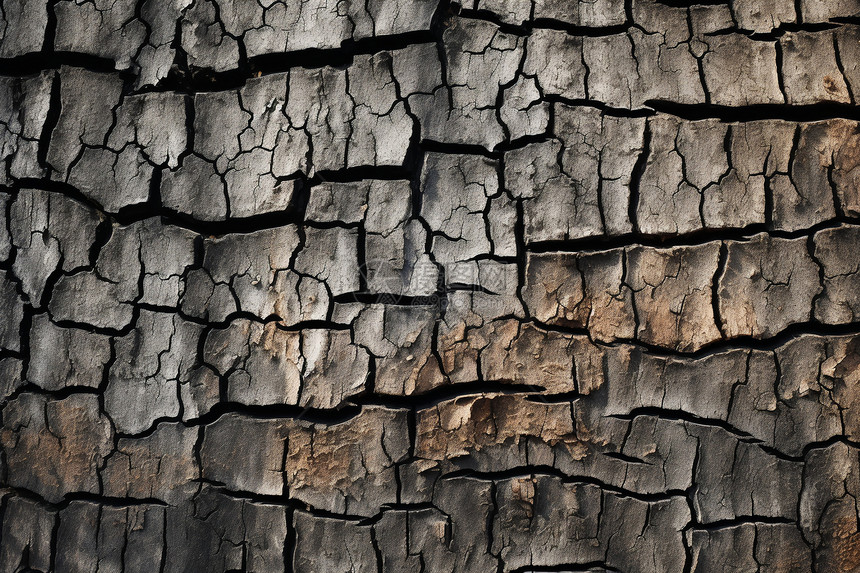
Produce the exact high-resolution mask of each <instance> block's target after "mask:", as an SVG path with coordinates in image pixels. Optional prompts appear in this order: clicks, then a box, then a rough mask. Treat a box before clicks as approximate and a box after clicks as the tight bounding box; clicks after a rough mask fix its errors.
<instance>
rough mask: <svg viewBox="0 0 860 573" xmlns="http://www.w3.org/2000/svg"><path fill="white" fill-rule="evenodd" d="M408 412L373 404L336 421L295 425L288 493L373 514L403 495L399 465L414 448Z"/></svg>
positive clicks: (329, 507)
mask: <svg viewBox="0 0 860 573" xmlns="http://www.w3.org/2000/svg"><path fill="white" fill-rule="evenodd" d="M406 423H407V420H406V412H405V411H403V410H393V409H389V408H381V407H372V406H368V407H366V408H364V409H363V410H362V412H361V413H360V414H359V415H358V416H356V417H355V418H352V419H350V420H349V421H347V422H344V423H342V424H336V425H331V426H323V425H310V424H300V425H295V426H293V427H291V428H290V430H289V432H288V435H287V452H286V457H285V458H284V459H285V462H284V464H285V465H284V472H285V478H284V479H285V484H286V488H287V491H288V492H289V496H290V497H291V498H293V499H298V500H300V501H303V502H305V503H307V504H309V505H310V506H311V507H315V508H318V509H322V510H325V511H328V512H332V513H343V514H351V515H364V516H368V517H369V516H372V515H374V514H375V513H376V512H377V510H378V508H380V507H382V506H384V505H386V504H392V503H396V502H397V501H398V495H399V492H398V487H397V483H396V478H395V465H396V464H397V463H400V462H402V461H404V460H405V459H406V457H407V455H408V452H409V431H408V429H407V427H406Z"/></svg>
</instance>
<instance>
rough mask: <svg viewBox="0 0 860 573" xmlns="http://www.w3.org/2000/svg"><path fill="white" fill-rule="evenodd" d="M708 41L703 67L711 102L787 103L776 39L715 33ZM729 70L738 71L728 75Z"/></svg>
mask: <svg viewBox="0 0 860 573" xmlns="http://www.w3.org/2000/svg"><path fill="white" fill-rule="evenodd" d="M706 43H707V46H708V51H707V52H706V53H705V55H704V56H703V57H702V68H703V70H704V74H705V87H706V89H707V92H708V94H709V95H710V100H711V103H714V104H717V105H727V106H743V105H755V104H779V103H784V102H785V96H784V95H783V93H782V91H781V90H780V83H779V70H778V69H777V67H776V47H775V46H774V44H773V42H766V41H759V40H753V39H750V38H747V37H745V36H738V35H730V36H714V37H711V38H708V39H707V41H706ZM728 69H731V70H733V71H734V73H732V74H726V73H725V71H726V70H728Z"/></svg>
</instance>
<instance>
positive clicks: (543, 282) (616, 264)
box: [523, 250, 636, 341]
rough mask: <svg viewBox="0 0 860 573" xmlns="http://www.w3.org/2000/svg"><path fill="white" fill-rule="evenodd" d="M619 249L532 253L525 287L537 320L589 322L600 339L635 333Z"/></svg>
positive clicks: (576, 325) (560, 323)
mask: <svg viewBox="0 0 860 573" xmlns="http://www.w3.org/2000/svg"><path fill="white" fill-rule="evenodd" d="M624 256H625V255H624V253H623V252H622V251H620V250H614V251H608V252H606V253H595V254H591V255H581V256H579V257H573V256H570V255H568V254H555V253H547V254H540V255H530V256H529V258H528V259H527V262H526V284H525V288H524V292H523V298H524V299H525V302H526V306H527V307H528V308H529V311H530V312H531V314H532V316H534V317H535V318H536V319H537V320H539V321H541V322H544V323H547V324H550V325H558V326H567V327H573V328H585V329H588V331H589V333H590V334H591V335H592V336H594V337H596V338H597V339H599V340H606V341H612V340H614V339H616V338H633V337H634V335H635V328H636V325H635V319H634V316H633V293H632V291H631V290H630V287H629V286H628V285H626V284H625V283H624V265H623V260H624Z"/></svg>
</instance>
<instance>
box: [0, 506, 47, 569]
mask: <svg viewBox="0 0 860 573" xmlns="http://www.w3.org/2000/svg"><path fill="white" fill-rule="evenodd" d="M0 507H2V509H3V518H2V529H0V532H2V535H3V545H2V548H0V567H2V568H3V570H4V571H19V570H27V569H29V570H31V571H49V570H50V569H51V562H52V555H53V553H52V549H51V548H52V543H53V539H54V520H55V515H56V513H55V512H54V511H51V510H49V509H48V508H47V507H45V506H44V505H41V504H39V503H38V502H36V501H33V500H32V499H27V498H23V497H18V496H12V495H4V496H3V499H2V506H0Z"/></svg>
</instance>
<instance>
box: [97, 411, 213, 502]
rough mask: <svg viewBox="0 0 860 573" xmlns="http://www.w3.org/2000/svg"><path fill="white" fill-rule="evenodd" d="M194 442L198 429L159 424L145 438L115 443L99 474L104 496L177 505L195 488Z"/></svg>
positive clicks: (197, 473) (189, 495)
mask: <svg viewBox="0 0 860 573" xmlns="http://www.w3.org/2000/svg"><path fill="white" fill-rule="evenodd" d="M196 442H197V429H195V428H186V427H184V426H182V425H180V424H159V425H158V427H157V428H156V429H155V431H154V432H153V433H152V434H150V435H149V436H146V437H145V438H141V439H139V440H135V439H129V438H122V439H120V440H118V442H117V449H116V452H115V453H113V454H112V456H111V457H110V458H109V459H108V460H107V461H106V463H105V466H104V469H103V470H102V471H101V479H102V487H103V489H104V493H105V495H107V496H108V497H130V498H137V499H143V498H148V499H158V500H161V501H163V502H165V503H170V504H174V505H178V504H180V503H181V502H182V501H184V500H186V499H188V498H190V497H192V495H193V494H194V493H196V491H197V489H198V487H197V484H195V483H194V480H195V479H196V478H197V477H198V475H199V470H198V468H197V464H196V461H195V457H194V447H195V444H196Z"/></svg>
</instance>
